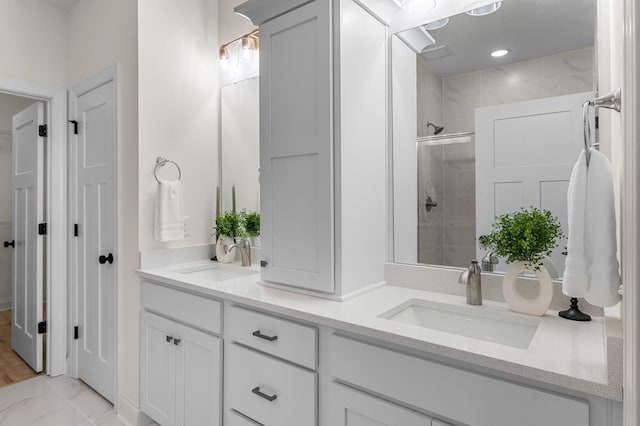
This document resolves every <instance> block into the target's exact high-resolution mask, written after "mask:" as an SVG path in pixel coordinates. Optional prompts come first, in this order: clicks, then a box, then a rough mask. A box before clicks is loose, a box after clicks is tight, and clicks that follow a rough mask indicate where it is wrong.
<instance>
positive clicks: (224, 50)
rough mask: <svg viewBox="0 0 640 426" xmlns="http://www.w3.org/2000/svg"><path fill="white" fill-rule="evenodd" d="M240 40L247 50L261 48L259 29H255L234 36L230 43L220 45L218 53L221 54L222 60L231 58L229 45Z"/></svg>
mask: <svg viewBox="0 0 640 426" xmlns="http://www.w3.org/2000/svg"><path fill="white" fill-rule="evenodd" d="M237 41H240V43H241V45H242V48H243V49H245V50H247V51H248V50H258V49H259V48H260V42H259V41H260V38H259V36H258V30H253V31H251V32H250V33H247V34H244V35H241V36H240V37H237V38H234V39H233V40H231V41H230V42H228V43H225V44H223V45H222V46H220V49H219V50H218V54H219V56H220V60H222V61H224V60H227V59H229V49H228V47H229V46H230V45H232V44H233V43H235V42H237Z"/></svg>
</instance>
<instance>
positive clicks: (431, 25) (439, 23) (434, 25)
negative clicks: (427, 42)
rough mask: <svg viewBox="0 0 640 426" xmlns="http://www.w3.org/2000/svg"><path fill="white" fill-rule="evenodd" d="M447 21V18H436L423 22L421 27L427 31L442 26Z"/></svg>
mask: <svg viewBox="0 0 640 426" xmlns="http://www.w3.org/2000/svg"><path fill="white" fill-rule="evenodd" d="M448 23H449V18H444V19H438V20H437V21H433V22H429V23H428V24H424V25H423V26H422V28H424V29H425V30H427V31H433V30H437V29H438V28H442V27H444V26H445V25H447V24H448Z"/></svg>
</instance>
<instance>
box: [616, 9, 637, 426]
mask: <svg viewBox="0 0 640 426" xmlns="http://www.w3.org/2000/svg"><path fill="white" fill-rule="evenodd" d="M636 1H637V0H624V1H623V4H620V6H621V7H624V28H621V29H620V30H621V31H623V34H624V47H623V49H624V87H623V91H622V114H623V120H624V121H623V134H624V141H623V145H624V150H623V152H624V162H623V168H624V169H623V174H622V176H623V179H622V186H621V192H622V194H621V197H620V198H621V200H622V208H621V212H620V213H621V214H620V217H621V228H622V230H623V231H622V234H623V235H629V236H631V237H630V238H622V247H621V260H622V261H621V266H622V268H621V269H622V283H623V284H624V296H623V298H622V308H623V335H624V367H623V368H624V374H623V389H624V395H623V417H624V424H625V425H637V424H639V422H640V403H639V402H638V398H640V389H639V387H640V359H639V358H640V338H639V337H638V332H640V325H639V324H638V321H640V313H639V312H638V310H639V309H640V288H638V285H640V237H639V235H640V216H639V215H638V208H640V145H639V144H640V119H639V118H638V114H640V76H638V72H639V71H640V6H639V5H638V4H637V3H636Z"/></svg>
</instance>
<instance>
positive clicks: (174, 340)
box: [173, 339, 181, 346]
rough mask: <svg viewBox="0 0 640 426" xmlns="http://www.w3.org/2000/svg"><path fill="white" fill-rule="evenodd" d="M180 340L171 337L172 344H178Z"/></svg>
mask: <svg viewBox="0 0 640 426" xmlns="http://www.w3.org/2000/svg"><path fill="white" fill-rule="evenodd" d="M180 342H181V340H180V339H173V344H174V345H176V346H178V345H179V344H180Z"/></svg>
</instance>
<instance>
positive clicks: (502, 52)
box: [491, 49, 509, 58]
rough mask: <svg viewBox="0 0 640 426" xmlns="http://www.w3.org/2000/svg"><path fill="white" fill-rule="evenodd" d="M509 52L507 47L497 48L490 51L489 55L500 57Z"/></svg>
mask: <svg viewBox="0 0 640 426" xmlns="http://www.w3.org/2000/svg"><path fill="white" fill-rule="evenodd" d="M508 53H509V51H508V50H507V49H499V50H494V51H493V52H491V56H493V57H494V58H501V57H503V56H505V55H507V54H508Z"/></svg>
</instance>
